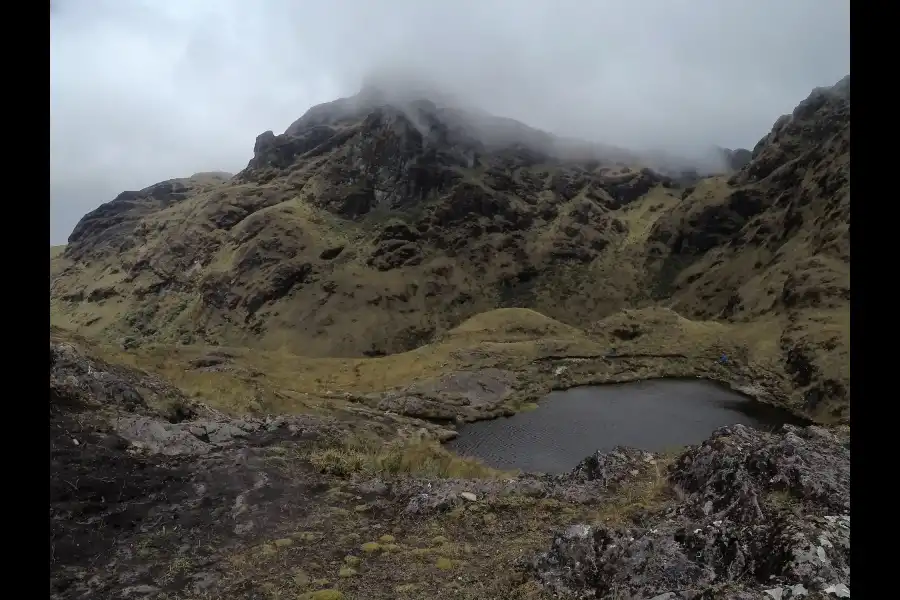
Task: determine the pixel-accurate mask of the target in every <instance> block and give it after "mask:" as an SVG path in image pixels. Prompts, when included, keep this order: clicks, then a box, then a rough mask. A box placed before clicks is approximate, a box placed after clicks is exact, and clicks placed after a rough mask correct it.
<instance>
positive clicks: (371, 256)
mask: <svg viewBox="0 0 900 600" xmlns="http://www.w3.org/2000/svg"><path fill="white" fill-rule="evenodd" d="M369 93H370V94H371V93H372V92H369ZM362 100H365V102H363V101H362ZM373 104H374V105H375V106H374V108H373ZM394 104H396V103H394ZM461 114H463V113H460V112H459V111H457V112H454V110H453V109H441V108H440V107H439V106H438V105H437V104H435V103H433V102H429V101H423V100H421V99H415V100H412V101H410V102H408V103H406V104H403V106H401V107H397V106H394V105H393V104H390V103H388V104H379V103H378V102H375V101H374V100H372V99H371V98H369V99H365V98H363V99H360V98H356V99H355V100H354V99H350V100H348V99H340V100H338V101H335V103H326V104H323V105H319V106H317V107H313V108H311V109H310V111H308V112H307V113H306V114H305V115H303V116H302V117H301V118H300V119H298V120H297V121H295V122H294V123H293V124H292V125H291V126H290V127H288V129H287V130H286V131H285V133H284V134H280V135H275V134H274V133H273V132H271V131H269V132H264V133H263V134H261V135H260V136H258V137H257V140H256V143H255V145H254V156H253V158H252V159H251V160H250V161H249V162H248V165H247V167H246V168H245V169H243V170H242V171H240V172H239V173H237V174H236V175H235V176H233V177H231V178H230V179H227V180H212V181H210V180H209V179H205V178H199V179H194V178H187V179H182V180H170V181H168V182H161V183H160V184H156V185H155V186H150V187H149V188H145V189H144V190H141V191H139V192H126V193H125V194H124V195H120V197H119V198H117V199H116V200H114V201H113V202H111V203H107V204H106V205H103V206H101V207H100V208H98V209H97V210H95V211H92V212H91V213H89V214H88V215H86V216H85V217H84V218H83V219H82V221H81V222H79V224H78V226H76V228H75V230H74V231H73V234H72V236H71V237H70V240H69V244H68V245H67V246H66V249H65V251H64V252H63V255H62V256H61V257H57V258H56V259H54V261H55V262H54V264H52V265H51V279H52V281H51V311H52V313H53V314H54V322H56V323H58V324H60V325H63V326H66V327H70V328H74V329H76V330H78V331H82V332H85V333H88V334H92V335H99V336H101V337H105V338H107V339H110V340H119V341H120V342H122V343H124V344H125V345H134V344H136V343H149V342H155V343H182V344H195V343H204V344H238V345H250V346H258V347H263V348H284V349H286V350H288V351H291V352H295V353H300V354H305V355H309V356H378V355H383V354H392V353H396V352H403V351H407V350H411V349H413V348H416V347H418V346H421V345H422V344H426V343H429V342H430V341H433V340H435V339H438V338H439V337H440V336H441V335H442V334H443V333H444V332H446V331H449V330H450V329H452V328H453V327H454V326H456V325H458V324H459V323H461V322H462V321H463V320H465V319H466V318H469V317H472V316H474V315H476V314H479V313H483V312H485V311H490V310H493V309H496V308H502V307H523V308H532V309H534V310H537V311H538V312H541V313H543V314H546V315H547V316H549V317H551V318H554V319H557V320H560V321H562V322H563V323H566V324H568V325H571V326H576V327H579V328H582V329H584V330H587V331H590V330H591V327H592V326H593V324H594V323H596V322H598V321H600V320H602V319H603V318H605V317H610V316H612V315H615V314H616V313H617V312H618V311H621V310H623V309H639V310H640V309H646V308H650V307H653V306H660V305H661V306H666V307H671V308H673V309H675V310H676V311H677V312H678V313H680V314H684V315H685V316H688V317H691V318H694V319H699V320H718V321H721V322H724V323H728V324H731V325H729V326H732V325H733V326H734V327H737V328H738V329H740V328H741V327H745V326H746V327H747V328H749V327H751V326H752V325H753V323H757V322H758V323H764V326H763V327H762V329H765V330H766V331H770V330H771V332H773V333H772V336H773V337H772V336H770V338H768V339H766V340H759V341H755V342H753V344H752V345H753V348H750V349H748V350H747V352H748V353H749V355H759V356H758V357H757V358H756V359H754V360H763V358H761V357H762V356H763V355H765V360H763V362H765V363H766V364H767V365H769V366H771V368H772V369H774V370H776V371H779V372H781V373H782V375H783V376H784V377H785V378H786V381H788V382H789V385H790V386H792V388H793V389H794V390H795V392H796V394H799V396H798V397H797V400H796V402H799V403H803V402H805V403H807V404H808V405H809V406H808V408H809V409H810V410H820V409H821V408H822V407H825V406H832V405H834V406H837V407H838V408H834V409H833V410H838V411H843V412H840V414H845V413H846V411H847V410H849V409H848V408H847V405H848V402H849V385H848V382H849V368H848V367H847V368H846V369H845V368H844V367H843V366H841V365H840V364H837V363H839V362H840V361H841V360H842V357H846V342H847V340H848V339H849V316H848V315H849V309H848V307H849V191H848V190H849V162H848V158H847V157H848V156H849V77H848V78H846V79H845V80H842V81H841V82H839V83H838V84H837V85H836V86H834V87H832V88H828V89H827V90H822V89H818V90H814V91H813V92H812V93H811V94H810V96H809V97H808V98H807V99H806V100H805V101H803V102H801V103H800V104H799V105H798V107H797V109H796V110H795V111H794V113H793V114H792V115H788V116H784V117H781V118H779V119H778V120H777V121H776V122H775V125H774V126H773V129H772V131H771V132H770V133H769V134H767V135H766V136H763V137H762V138H761V140H760V142H759V143H758V144H757V146H756V147H755V148H754V150H753V151H752V152H751V151H746V150H737V151H731V150H727V149H720V150H721V154H722V156H723V160H726V161H730V164H731V166H732V167H740V168H739V169H737V170H734V171H732V172H730V173H725V174H720V175H714V176H711V177H701V176H700V174H698V173H682V172H678V169H674V170H670V171H668V172H662V171H660V170H654V169H652V168H649V167H647V166H646V165H642V164H639V163H637V161H638V160H639V159H638V158H636V157H635V156H634V155H627V154H626V155H618V154H616V153H615V152H613V153H612V155H611V156H606V157H604V156H598V155H597V154H591V152H587V153H585V152H583V150H584V149H583V148H582V149H580V150H579V151H574V150H573V151H571V152H569V153H568V154H567V153H566V152H560V148H554V147H553V144H552V143H551V144H549V146H548V144H547V138H546V137H544V136H548V135H549V134H546V133H545V132H539V131H538V130H533V129H531V128H528V127H527V126H525V125H522V124H520V123H518V122H516V121H512V120H505V119H500V121H492V122H493V123H498V125H497V127H496V128H495V129H491V128H490V127H486V126H485V125H484V124H478V125H473V124H472V120H471V117H467V116H465V115H464V114H463V116H460V115H461ZM519 125H522V127H524V128H525V129H521V128H520V127H519ZM476 134H477V135H476ZM479 135H480V136H481V137H480V138H479ZM517 136H518V137H517ZM523 140H524V141H523ZM561 147H562V148H563V149H564V150H565V145H564V144H563V145H562V146H561ZM569 148H570V149H571V146H570V147H569ZM576 150H577V149H576ZM625 161H632V162H630V163H628V164H626V163H625ZM636 163H637V164H636ZM845 192H846V193H845ZM823 332H826V333H823ZM773 340H777V342H775V341H773ZM773 344H775V345H777V346H778V348H777V349H776V348H774V347H772V346H773ZM817 345H818V346H820V347H831V348H832V350H828V351H822V350H821V349H818V350H817V349H816V347H817ZM830 410H831V409H830Z"/></svg>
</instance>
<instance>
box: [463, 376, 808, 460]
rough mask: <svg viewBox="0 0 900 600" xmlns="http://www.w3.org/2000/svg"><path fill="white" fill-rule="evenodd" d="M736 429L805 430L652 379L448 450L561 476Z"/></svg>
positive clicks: (468, 429)
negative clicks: (615, 451) (597, 461)
mask: <svg viewBox="0 0 900 600" xmlns="http://www.w3.org/2000/svg"><path fill="white" fill-rule="evenodd" d="M736 423H741V424H744V425H749V426H751V427H756V428H758V429H765V430H772V429H776V428H778V427H780V426H781V425H782V424H784V423H794V424H804V423H803V422H802V421H801V420H799V419H798V418H797V417H794V416H792V415H791V414H790V413H788V412H787V411H784V410H780V409H777V408H775V407H771V406H768V405H766V404H762V403H760V402H756V401H753V400H751V399H749V398H747V397H745V396H742V395H741V394H738V393H736V392H733V391H731V390H729V389H727V388H725V387H722V386H720V385H717V384H714V383H711V382H707V381H701V380H699V379H698V380H676V379H656V380H649V381H639V382H633V383H621V384H610V385H601V386H586V387H579V388H572V389H569V390H565V391H558V392H552V393H551V394H549V395H548V396H547V397H545V398H544V399H543V400H541V402H540V406H539V408H538V409H537V410H533V411H531V412H523V413H519V414H517V415H515V416H513V417H509V418H505V419H496V420H493V421H481V422H478V423H471V424H468V425H465V426H463V427H461V428H460V431H459V437H457V438H456V439H454V440H451V441H450V442H448V443H447V447H448V448H449V449H451V450H453V451H454V452H456V453H458V454H462V455H466V456H474V457H477V458H479V459H481V460H482V461H484V462H485V463H487V464H488V465H491V466H494V467H497V468H501V469H519V470H522V471H540V472H545V473H563V472H566V471H569V470H571V469H572V468H573V467H574V466H575V465H576V464H578V462H579V461H580V460H581V459H583V458H585V457H586V456H588V455H589V454H591V453H593V452H594V451H595V450H598V449H599V450H611V449H612V448H613V447H615V446H631V447H635V448H642V449H645V450H649V451H662V450H671V449H673V448H676V447H680V446H686V445H688V444H697V443H699V442H702V441H703V440H705V439H706V438H707V437H709V434H710V433H712V432H713V430H715V429H716V428H718V427H722V426H724V425H733V424H736Z"/></svg>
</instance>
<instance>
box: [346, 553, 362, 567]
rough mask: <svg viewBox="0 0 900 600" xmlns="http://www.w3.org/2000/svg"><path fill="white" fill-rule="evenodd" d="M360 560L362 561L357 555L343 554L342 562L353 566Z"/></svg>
mask: <svg viewBox="0 0 900 600" xmlns="http://www.w3.org/2000/svg"><path fill="white" fill-rule="evenodd" d="M360 562H362V561H361V560H360V558H359V557H358V556H345V557H344V563H346V564H347V565H350V566H351V567H355V566H356V565H358V564H359V563H360Z"/></svg>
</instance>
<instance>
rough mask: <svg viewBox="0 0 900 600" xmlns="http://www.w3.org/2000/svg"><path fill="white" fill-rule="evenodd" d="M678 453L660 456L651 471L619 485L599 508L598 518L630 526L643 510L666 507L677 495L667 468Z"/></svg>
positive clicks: (611, 523)
mask: <svg viewBox="0 0 900 600" xmlns="http://www.w3.org/2000/svg"><path fill="white" fill-rule="evenodd" d="M676 456H677V454H676V453H672V454H667V455H664V456H663V457H662V458H658V459H657V460H656V463H655V464H654V465H653V467H654V468H653V469H651V470H650V473H649V474H647V475H646V476H644V477H641V478H638V479H636V480H633V481H629V482H628V483H626V484H625V485H623V486H622V487H621V488H619V489H618V490H617V491H616V492H615V493H614V494H612V495H611V496H610V498H609V501H608V502H606V503H604V504H603V505H602V507H601V508H600V509H599V510H598V511H597V514H596V519H597V520H598V521H601V522H603V523H606V524H609V525H627V524H629V523H631V522H633V521H634V519H635V518H637V517H639V515H641V514H642V513H646V512H652V511H655V510H658V509H659V508H661V507H663V506H664V505H665V504H666V503H667V502H669V501H670V500H671V499H672V498H674V497H675V492H674V490H673V489H672V486H671V484H670V483H669V480H668V477H667V471H668V469H669V466H670V465H671V464H672V463H673V462H675V459H676Z"/></svg>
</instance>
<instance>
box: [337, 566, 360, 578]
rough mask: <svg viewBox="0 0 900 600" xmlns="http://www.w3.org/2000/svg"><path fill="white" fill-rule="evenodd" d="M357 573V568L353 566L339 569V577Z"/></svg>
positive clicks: (351, 575)
mask: <svg viewBox="0 0 900 600" xmlns="http://www.w3.org/2000/svg"><path fill="white" fill-rule="evenodd" d="M354 575H356V569H354V568H353V567H341V570H340V571H338V576H339V577H353V576H354Z"/></svg>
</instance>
